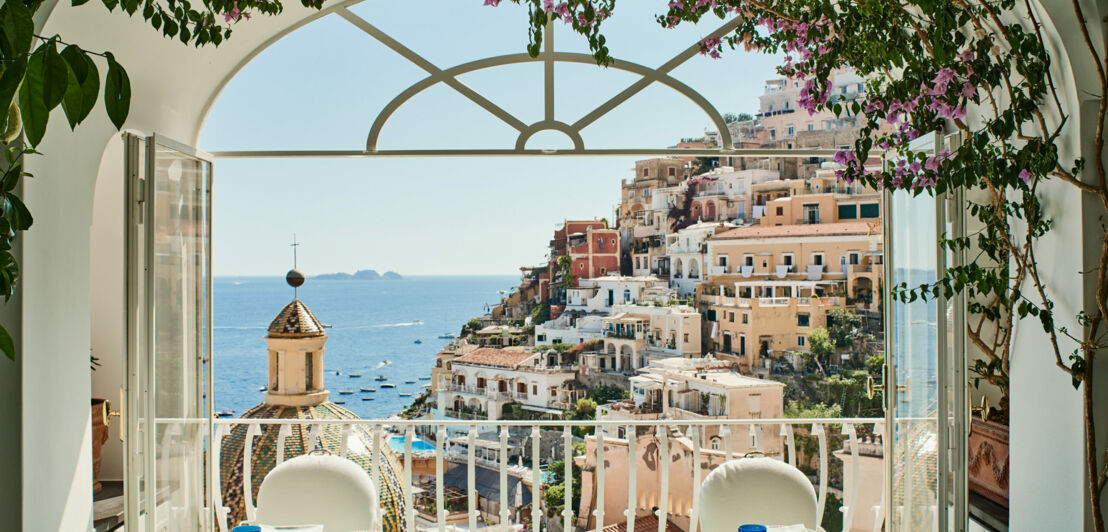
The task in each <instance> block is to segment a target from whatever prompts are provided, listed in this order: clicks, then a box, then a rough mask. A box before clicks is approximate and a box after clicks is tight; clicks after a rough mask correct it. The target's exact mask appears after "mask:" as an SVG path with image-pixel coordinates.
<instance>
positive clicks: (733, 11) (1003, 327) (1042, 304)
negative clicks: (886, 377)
mask: <svg viewBox="0 0 1108 532" xmlns="http://www.w3.org/2000/svg"><path fill="white" fill-rule="evenodd" d="M511 1H512V2H514V3H518V4H524V5H526V6H527V7H528V10H529V14H530V17H529V18H530V21H531V29H530V32H531V35H532V45H531V47H530V48H529V50H530V51H531V53H532V55H534V54H536V53H537V51H538V48H537V47H536V46H537V43H538V42H541V39H542V32H543V30H544V29H545V27H546V25H547V23H548V22H550V21H551V20H555V21H558V20H560V21H561V22H564V23H565V24H567V25H569V26H571V27H572V28H573V29H574V30H575V31H577V32H578V33H581V34H583V35H585V36H586V37H587V40H588V43H589V46H590V48H591V50H592V51H593V52H594V54H595V55H596V57H597V62H598V63H600V64H602V65H603V64H609V63H610V62H611V61H612V58H611V57H610V55H609V50H608V48H607V41H606V40H605V39H604V38H603V32H602V31H601V26H602V24H603V22H604V21H605V20H606V19H607V18H608V17H609V16H610V15H611V9H612V8H613V5H612V3H611V2H606V1H596V0H566V1H558V2H554V1H551V0H511ZM485 3H486V5H497V4H499V3H500V2H499V1H498V0H487V1H486V2H485ZM1072 6H1073V7H1072V16H1073V17H1075V19H1076V22H1077V26H1078V27H1079V28H1080V31H1081V32H1082V33H1081V37H1082V38H1083V40H1084V43H1085V45H1086V49H1087V51H1088V55H1087V61H1086V62H1085V63H1083V64H1079V65H1077V64H1075V65H1074V68H1075V69H1092V70H1093V71H1095V74H1096V79H1097V81H1098V83H1099V85H1100V91H1099V94H1098V95H1097V96H1098V97H1099V107H1098V110H1097V113H1096V117H1095V134H1094V137H1093V140H1094V152H1093V153H1096V154H1097V157H1096V158H1095V159H1093V160H1088V161H1085V160H1082V159H1076V160H1063V159H1061V157H1060V155H1059V148H1058V144H1059V138H1060V136H1061V135H1062V134H1063V133H1065V132H1066V130H1067V128H1072V127H1074V123H1075V122H1076V120H1074V119H1072V117H1070V116H1067V115H1066V109H1065V108H1063V106H1062V104H1061V102H1060V96H1059V94H1058V92H1057V86H1056V83H1055V80H1054V79H1053V77H1052V74H1051V71H1050V64H1051V62H1050V61H1051V58H1050V56H1049V54H1048V53H1047V51H1046V47H1045V46H1044V40H1043V37H1042V27H1041V25H1040V21H1039V18H1038V17H1039V16H1040V13H1039V12H1037V11H1036V10H1035V9H1034V7H1033V6H1032V4H1031V2H1030V0H849V1H848V0H672V1H669V2H668V4H666V5H664V6H660V7H661V8H662V9H664V11H663V12H661V13H660V14H658V15H657V22H658V23H659V24H660V25H662V26H663V27H666V28H672V27H675V26H678V25H681V24H686V23H696V22H699V21H701V20H702V19H704V18H710V17H714V18H717V19H721V20H729V19H735V20H736V24H737V25H736V26H735V27H734V29H733V30H731V31H727V32H717V33H715V34H711V35H708V36H706V37H705V38H704V39H703V40H702V41H701V53H703V54H705V55H707V56H710V57H720V56H721V55H722V54H723V53H725V52H726V51H727V50H729V49H730V50H733V49H737V48H742V49H744V50H747V51H762V52H769V53H779V52H780V53H784V54H785V55H784V58H785V59H784V62H783V64H781V65H780V66H779V67H778V72H779V73H780V74H781V75H783V76H785V77H786V78H788V79H790V80H793V81H796V82H797V83H799V86H800V92H799V99H798V104H799V105H800V107H802V108H803V109H806V110H807V111H809V112H811V113H815V112H819V111H830V112H832V113H834V114H836V115H842V114H851V115H860V116H861V117H863V118H864V120H862V121H861V123H862V126H861V131H860V133H859V137H858V139H857V141H856V142H855V144H854V146H853V147H852V148H851V149H848V150H842V151H840V152H838V153H837V154H836V156H835V158H834V160H835V162H837V163H838V164H839V165H840V166H841V167H842V169H841V170H839V171H838V172H837V176H838V178H839V179H842V180H844V181H847V182H854V181H862V182H864V183H866V184H869V185H874V186H880V187H883V188H886V189H894V190H896V191H900V192H898V193H903V194H911V195H920V194H930V195H939V194H943V193H945V192H950V191H957V192H960V193H961V195H962V197H963V198H964V202H965V208H966V211H967V214H968V215H969V217H970V222H971V223H970V224H968V231H967V234H965V235H949V234H944V235H941V236H940V242H939V243H940V245H941V248H942V249H944V250H948V251H953V252H959V253H964V254H965V256H966V257H967V260H966V261H965V264H955V265H952V266H950V267H949V268H947V269H946V270H945V271H943V272H940V276H939V278H938V280H937V281H936V282H932V283H924V284H921V285H914V286H909V285H908V284H905V283H901V284H899V285H897V286H895V287H894V289H893V296H894V298H895V299H897V300H900V301H903V302H912V301H916V300H919V299H925V300H926V299H930V298H935V297H938V296H940V295H943V296H946V297H951V296H953V295H954V294H958V293H960V294H963V295H964V296H965V298H966V301H967V302H968V303H967V305H968V310H969V313H970V317H969V318H968V319H967V322H968V323H967V330H966V335H967V338H968V339H969V340H970V342H971V343H972V344H973V346H974V347H975V348H976V349H977V350H978V351H979V352H980V353H981V354H982V356H983V359H982V360H981V361H980V362H978V363H975V364H974V365H973V366H972V367H970V368H969V370H970V371H971V372H972V373H974V374H975V381H977V382H978V383H979V382H980V381H985V382H989V383H991V384H993V385H995V386H997V387H998V388H1000V389H1001V391H1002V392H1003V394H1004V396H1005V400H1004V401H1002V404H1001V406H1002V408H1007V400H1006V398H1007V393H1008V371H1009V358H1010V353H1011V346H1012V342H1013V338H1014V336H1013V334H1014V331H1015V326H1016V322H1017V319H1020V320H1023V319H1024V318H1027V319H1034V320H1037V321H1038V323H1039V325H1041V327H1042V329H1043V331H1044V332H1045V333H1046V335H1047V336H1048V338H1049V340H1050V343H1051V354H1050V356H1052V357H1053V360H1054V363H1055V364H1056V365H1057V366H1058V368H1059V369H1060V370H1062V371H1064V372H1066V374H1068V375H1069V376H1070V377H1071V378H1072V381H1073V384H1074V386H1075V387H1076V388H1079V389H1080V390H1081V393H1082V396H1083V400H1084V410H1085V412H1084V417H1085V432H1086V449H1085V454H1086V460H1087V464H1086V469H1087V473H1088V477H1087V481H1088V482H1087V484H1088V492H1087V494H1088V496H1089V498H1090V504H1091V506H1092V513H1093V528H1094V529H1095V530H1096V531H1098V532H1103V531H1104V530H1105V528H1104V518H1103V511H1102V508H1101V494H1102V493H1103V490H1104V488H1105V485H1106V484H1108V476H1106V472H1105V470H1104V469H1103V468H1101V467H1099V466H1098V462H1097V457H1098V456H1100V455H1101V454H1103V453H1104V452H1105V451H1104V450H1103V449H1101V448H1100V447H1098V446H1097V444H1096V432H1095V426H1094V423H1093V419H1094V406H1095V405H1094V404H1093V392H1092V377H1093V367H1094V362H1095V360H1096V357H1097V354H1098V353H1099V352H1100V351H1101V350H1102V349H1104V348H1105V347H1108V233H1104V234H1102V237H1103V238H1102V243H1101V246H1100V258H1099V262H1098V264H1097V266H1096V267H1094V268H1092V269H1091V270H1090V271H1087V272H1086V271H1079V268H1078V267H1075V268H1074V275H1082V276H1087V277H1086V278H1087V279H1091V284H1092V286H1094V287H1095V296H1094V305H1093V306H1092V308H1093V310H1092V311H1090V312H1080V313H1079V314H1077V315H1076V316H1074V318H1075V321H1076V322H1077V323H1078V324H1079V325H1080V330H1070V329H1069V328H1067V327H1065V326H1060V325H1059V324H1058V322H1059V320H1058V318H1057V316H1056V308H1055V303H1054V301H1053V300H1052V298H1051V290H1050V288H1049V286H1048V284H1047V280H1046V277H1045V275H1043V274H1042V273H1041V272H1040V270H1039V265H1040V263H1039V260H1038V256H1037V254H1036V252H1037V251H1039V247H1040V246H1039V243H1040V242H1041V239H1042V237H1043V236H1044V235H1046V234H1047V233H1048V232H1049V231H1050V230H1051V226H1052V220H1051V218H1050V215H1049V212H1050V210H1049V208H1050V207H1053V208H1055V209H1057V208H1058V206H1057V205H1056V204H1055V205H1049V204H1044V201H1043V199H1044V195H1043V188H1044V184H1045V183H1047V182H1048V181H1051V180H1055V181H1061V182H1063V183H1065V184H1067V185H1070V186H1072V187H1074V188H1075V189H1076V190H1079V191H1080V192H1081V195H1082V196H1084V197H1086V198H1090V199H1092V200H1094V201H1095V202H1096V204H1097V205H1099V206H1100V208H1102V209H1103V210H1105V211H1108V167H1106V164H1108V163H1106V161H1105V160H1104V158H1103V155H1102V154H1103V153H1104V126H1105V115H1106V111H1108V74H1106V71H1108V63H1106V62H1105V58H1102V57H1101V56H1100V53H1101V52H1099V51H1098V46H1097V45H1094V43H1093V42H1092V38H1091V36H1090V31H1089V27H1090V24H1100V23H1101V21H1092V22H1090V21H1088V20H1086V17H1085V14H1084V13H1083V12H1082V9H1081V5H1080V2H1077V1H1074V2H1073V3H1072ZM601 14H602V15H601ZM844 67H849V68H853V69H854V70H856V71H857V72H858V73H859V74H860V75H861V76H863V78H864V79H865V80H866V83H865V85H866V91H865V96H864V98H857V99H848V98H847V97H844V96H842V95H838V94H835V93H833V91H832V88H833V79H834V75H835V73H836V71H837V70H839V69H841V68H844ZM930 132H939V133H952V132H954V133H958V137H960V138H958V139H956V141H954V142H951V143H949V145H948V146H946V147H945V148H943V149H940V150H939V151H937V152H936V151H934V150H933V149H927V150H924V149H919V148H915V147H914V146H915V144H914V143H912V141H913V140H914V139H916V138H917V137H920V136H922V135H924V134H927V133H930ZM951 140H955V139H953V138H952V139H951ZM881 155H884V156H885V160H886V161H890V162H889V163H888V164H881V158H880V156H881ZM1086 165H1089V166H1090V169H1091V170H1092V171H1091V172H1089V173H1090V174H1092V176H1091V179H1090V178H1089V177H1086V176H1085V167H1086ZM1106 222H1108V220H1105V219H1104V218H1103V216H1102V217H1101V223H1100V227H1101V228H1102V231H1103V228H1104V227H1105V223H1106ZM1082 385H1084V386H1082Z"/></svg>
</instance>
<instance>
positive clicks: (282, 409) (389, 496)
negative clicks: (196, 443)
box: [219, 401, 406, 532]
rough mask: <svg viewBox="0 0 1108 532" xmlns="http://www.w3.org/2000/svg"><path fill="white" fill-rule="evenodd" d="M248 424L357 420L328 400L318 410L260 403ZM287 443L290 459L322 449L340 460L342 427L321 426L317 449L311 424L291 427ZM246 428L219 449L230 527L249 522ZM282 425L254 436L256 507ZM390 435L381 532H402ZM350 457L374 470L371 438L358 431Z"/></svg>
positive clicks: (381, 487)
mask: <svg viewBox="0 0 1108 532" xmlns="http://www.w3.org/2000/svg"><path fill="white" fill-rule="evenodd" d="M242 417H243V418H246V419H259V418H262V419H304V420H311V419H350V420H356V419H359V418H358V416H357V415H355V414H354V413H353V412H351V411H349V410H347V409H345V408H343V407H341V406H339V405H336V404H335V403H332V402H330V401H327V402H324V403H321V404H318V405H314V406H280V405H267V404H260V405H258V406H255V407H254V408H251V409H250V410H249V411H247V412H246V413H244V414H243V415H242ZM290 428H291V429H292V430H291V431H290V432H289V435H288V436H287V437H286V438H285V448H284V450H285V456H284V458H285V459H286V460H288V459H291V458H294V457H297V456H300V455H302V454H305V453H307V452H309V451H312V450H315V449H317V448H322V449H323V450H324V451H327V452H329V453H331V454H334V455H336V456H342V447H343V445H342V437H343V428H342V425H338V424H335V425H323V426H321V428H320V432H319V436H320V437H319V442H318V444H316V443H313V442H311V441H310V440H311V436H310V435H309V433H310V429H309V428H308V426H307V425H292V426H291V427H290ZM248 429H249V427H248V426H247V425H233V426H232V428H231V429H230V433H229V434H227V435H225V436H224V437H223V444H222V446H221V447H220V450H219V462H220V463H219V480H220V486H221V488H222V490H223V502H224V505H226V506H227V507H229V508H230V510H231V512H230V522H231V523H232V524H237V523H240V522H242V520H243V519H245V518H246V514H245V507H244V505H243V493H242V489H243V482H242V481H243V476H242V474H243V473H242V465H243V446H244V445H245V443H246V435H247V434H248ZM280 431H281V427H280V426H279V425H268V426H262V427H261V433H260V435H258V436H255V437H254V452H253V453H252V455H251V461H250V471H251V477H252V479H253V490H252V491H253V492H254V494H253V498H252V499H251V500H253V501H254V504H257V501H258V490H259V488H261V485H262V479H264V478H265V476H266V475H267V474H269V472H270V471H271V470H272V469H273V468H274V467H276V466H277V446H278V443H279V442H278V437H279V434H280ZM388 438H389V435H388V434H382V435H381V461H380V464H379V465H380V475H381V477H380V478H381V481H380V483H379V484H378V486H377V493H378V496H379V497H380V505H381V521H382V523H381V524H382V528H381V530H382V531H383V532H403V531H404V530H405V529H406V527H405V526H404V492H403V488H402V486H403V481H404V477H403V475H402V473H401V472H402V471H403V469H402V467H401V465H400V461H399V460H398V458H397V456H396V453H395V452H393V450H392V449H391V448H390V447H389V446H388V444H387V442H388ZM346 443H347V445H346V447H347V451H348V454H347V458H349V459H350V460H352V461H354V462H355V463H357V464H358V465H359V466H361V468H362V469H364V470H365V471H366V474H371V473H372V471H373V433H372V432H371V431H368V430H364V429H362V428H360V427H359V426H355V427H354V430H352V431H351V432H350V438H349V439H348V440H347V442H346Z"/></svg>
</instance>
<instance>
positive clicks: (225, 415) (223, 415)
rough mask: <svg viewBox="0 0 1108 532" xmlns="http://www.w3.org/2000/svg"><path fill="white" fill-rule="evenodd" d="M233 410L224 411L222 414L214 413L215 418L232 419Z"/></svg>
mask: <svg viewBox="0 0 1108 532" xmlns="http://www.w3.org/2000/svg"><path fill="white" fill-rule="evenodd" d="M234 415H235V411H234V410H224V411H222V412H216V413H215V417H234Z"/></svg>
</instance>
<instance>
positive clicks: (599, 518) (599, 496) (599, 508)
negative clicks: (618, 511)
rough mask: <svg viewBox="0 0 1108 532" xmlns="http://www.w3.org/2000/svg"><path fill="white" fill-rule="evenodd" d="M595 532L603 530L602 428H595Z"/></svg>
mask: <svg viewBox="0 0 1108 532" xmlns="http://www.w3.org/2000/svg"><path fill="white" fill-rule="evenodd" d="M595 435H596V510H595V511H594V512H593V515H595V516H596V532H601V530H603V528H604V427H596V431H595Z"/></svg>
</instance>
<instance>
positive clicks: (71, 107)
mask: <svg viewBox="0 0 1108 532" xmlns="http://www.w3.org/2000/svg"><path fill="white" fill-rule="evenodd" d="M62 58H64V59H65V62H66V64H67V65H68V66H69V69H70V72H71V73H72V74H73V78H71V79H70V84H69V88H68V89H67V90H66V93H65V99H64V100H62V109H64V110H65V117H66V119H68V120H69V127H70V128H73V127H76V125H77V124H80V123H81V122H82V121H84V119H85V118H86V117H87V116H88V114H89V113H90V112H92V108H93V107H96V97H97V96H99V95H100V73H99V71H97V69H96V63H95V62H93V60H92V58H90V57H89V56H88V55H87V54H86V53H85V52H84V51H82V50H81V49H80V48H79V47H77V46H76V45H69V46H66V47H65V49H64V50H62Z"/></svg>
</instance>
